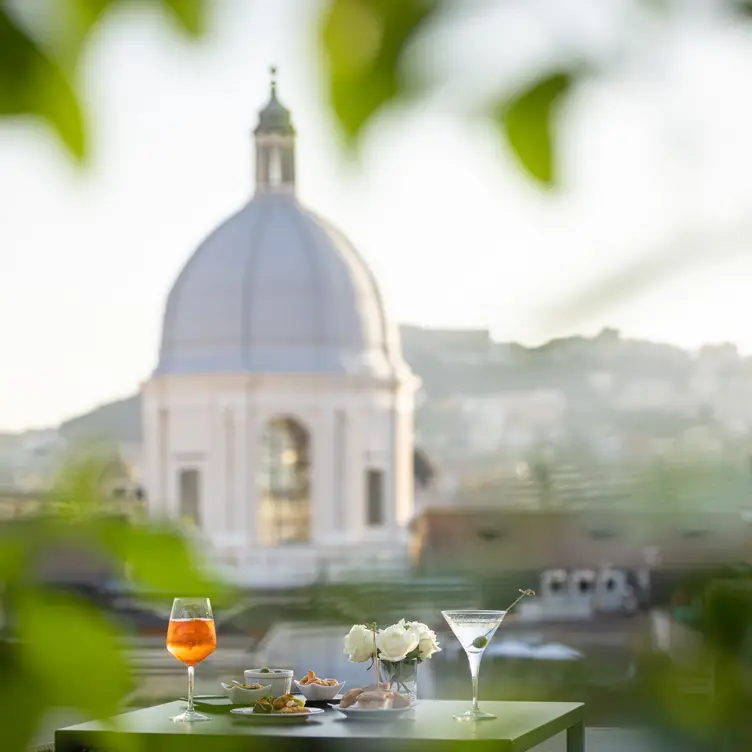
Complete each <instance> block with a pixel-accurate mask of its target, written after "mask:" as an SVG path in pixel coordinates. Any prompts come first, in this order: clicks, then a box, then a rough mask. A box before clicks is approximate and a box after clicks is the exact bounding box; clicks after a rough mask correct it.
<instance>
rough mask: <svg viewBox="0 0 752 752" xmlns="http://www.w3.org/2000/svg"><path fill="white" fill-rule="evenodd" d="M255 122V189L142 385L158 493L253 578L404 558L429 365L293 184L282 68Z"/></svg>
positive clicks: (186, 283)
mask: <svg viewBox="0 0 752 752" xmlns="http://www.w3.org/2000/svg"><path fill="white" fill-rule="evenodd" d="M254 133H255V147H256V193H255V196H254V197H253V199H252V200H251V201H250V202H249V203H247V204H246V205H245V206H244V207H243V208H242V209H241V210H240V211H239V212H237V213H236V214H235V215H233V216H232V217H230V218H229V219H228V220H227V221H225V222H224V223H223V224H221V225H220V226H219V227H218V228H217V229H216V230H215V231H214V232H212V233H211V234H210V235H209V237H208V238H207V239H206V240H205V241H204V242H203V243H202V245H201V246H200V247H199V249H198V250H197V251H196V253H195V254H194V255H193V256H192V257H191V258H190V260H189V261H188V262H187V264H186V265H185V267H184V269H183V271H182V272H181V273H180V275H179V277H178V279H177V281H176V282H175V285H174V286H173V288H172V291H171V292H170V295H169V298H168V300H167V306H166V310H165V315H164V326H163V333H162V344H161V349H160V352H159V362H158V365H157V368H156V370H155V371H154V373H153V375H152V376H151V377H150V378H149V380H148V381H147V382H146V384H145V385H144V388H143V399H142V410H143V413H142V414H143V434H144V456H143V468H144V478H145V484H146V489H147V496H148V505H149V509H150V511H151V512H152V513H153V514H155V515H163V514H167V515H169V516H170V517H172V518H177V519H182V520H187V521H190V523H191V524H192V525H193V526H194V528H195V529H196V530H197V532H198V534H199V535H200V536H201V537H202V538H203V539H204V540H206V541H207V542H208V543H209V544H210V546H211V549H212V550H213V551H214V553H215V555H216V556H217V558H218V560H219V561H220V562H221V563H223V564H224V565H225V567H226V572H227V573H228V575H229V576H232V577H234V578H235V579H237V580H238V581H239V582H241V583H243V584H249V585H250V584H253V585H257V584H258V585H263V584H286V583H292V582H303V583H304V582H309V581H311V580H312V579H314V578H316V577H317V576H318V575H319V573H320V572H322V571H331V570H332V569H333V568H334V569H336V568H346V567H347V566H348V565H350V564H352V563H354V562H357V564H358V565H359V566H360V567H365V568H369V567H370V568H371V569H374V568H376V567H377V566H396V567H399V566H401V565H404V562H405V558H406V554H407V532H406V528H407V525H408V523H409V522H410V520H411V518H412V515H413V492H414V487H413V483H414V479H413V409H414V408H413V405H414V392H415V390H416V387H417V380H416V378H415V377H414V376H413V374H412V373H411V371H410V369H409V368H408V366H407V365H406V363H405V362H404V360H403V357H402V352H401V348H400V342H399V336H398V332H397V329H396V327H395V325H394V324H393V322H392V320H391V319H390V317H389V316H388V314H387V312H386V307H385V304H384V299H383V296H382V294H381V291H380V289H379V286H378V284H377V282H376V280H375V278H374V276H373V274H372V272H371V270H370V269H369V268H368V266H367V265H366V263H365V262H364V261H363V259H362V258H361V257H360V255H359V254H358V252H357V251H356V250H355V248H354V247H353V246H352V245H351V244H350V243H349V241H348V240H347V239H346V238H345V237H344V236H343V235H342V233H341V232H340V231H339V230H337V229H336V228H334V227H333V226H332V225H330V224H329V223H328V222H327V221H325V220H323V219H321V218H320V217H318V216H316V215H314V214H312V213H311V212H310V211H309V210H308V209H306V208H304V207H303V206H302V205H301V204H300V203H299V202H298V201H297V199H296V198H295V170H296V164H295V130H294V128H293V126H292V123H291V119H290V113H289V111H288V110H286V109H285V108H284V107H283V106H282V105H281V104H280V102H279V100H278V98H277V92H276V85H275V84H274V83H272V90H271V98H270V100H269V103H268V104H267V105H266V107H265V108H264V109H263V110H262V111H261V113H260V116H259V123H258V127H257V128H256V130H255V132H254ZM369 562H372V564H371V563H369Z"/></svg>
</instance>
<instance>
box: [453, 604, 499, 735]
mask: <svg viewBox="0 0 752 752" xmlns="http://www.w3.org/2000/svg"><path fill="white" fill-rule="evenodd" d="M506 613H507V612H506V611H473V610H471V609H463V610H460V611H442V612H441V614H442V616H443V617H444V618H445V619H446V622H447V624H448V625H449V626H450V627H451V628H452V632H454V636H455V637H456V638H457V639H458V640H459V641H460V645H462V647H463V648H464V650H465V654H466V655H467V660H468V663H469V664H470V675H471V676H472V679H473V707H472V708H471V709H470V710H467V711H466V712H464V713H460V714H459V715H456V716H454V717H455V718H456V719H457V720H458V721H483V720H488V719H491V718H496V716H495V715H491V713H484V712H483V711H482V710H481V709H480V708H479V707H478V675H479V674H480V662H481V661H482V660H483V653H484V652H485V650H486V648H487V647H488V644H489V643H490V642H491V639H492V638H493V636H494V634H495V633H496V630H497V629H498V628H499V625H500V624H501V622H502V620H503V619H504V616H506Z"/></svg>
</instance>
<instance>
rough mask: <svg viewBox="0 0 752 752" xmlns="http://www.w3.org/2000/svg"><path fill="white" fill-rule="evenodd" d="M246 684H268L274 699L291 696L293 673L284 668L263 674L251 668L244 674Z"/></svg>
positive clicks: (259, 670)
mask: <svg viewBox="0 0 752 752" xmlns="http://www.w3.org/2000/svg"><path fill="white" fill-rule="evenodd" d="M243 676H244V677H245V683H246V684H263V685H264V686H266V685H267V684H268V685H270V686H271V689H270V690H269V694H270V695H273V696H274V697H279V696H280V695H289V694H290V692H291V691H292V676H293V674H292V671H289V670H288V669H284V668H273V669H271V670H270V671H268V672H262V671H261V669H258V668H249V669H248V670H247V671H244V672H243Z"/></svg>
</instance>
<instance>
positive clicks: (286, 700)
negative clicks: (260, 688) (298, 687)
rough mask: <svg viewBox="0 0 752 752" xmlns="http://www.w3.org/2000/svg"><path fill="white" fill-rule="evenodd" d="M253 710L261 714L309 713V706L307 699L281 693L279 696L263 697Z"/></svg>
mask: <svg viewBox="0 0 752 752" xmlns="http://www.w3.org/2000/svg"><path fill="white" fill-rule="evenodd" d="M253 712H254V713H259V714H267V715H270V714H273V713H282V714H287V715H289V714H290V713H298V714H299V713H309V712H310V711H309V710H308V708H307V707H305V700H302V699H300V698H297V697H293V696H292V695H280V696H279V697H271V696H267V697H262V698H261V699H260V700H257V701H256V704H255V705H254V706H253Z"/></svg>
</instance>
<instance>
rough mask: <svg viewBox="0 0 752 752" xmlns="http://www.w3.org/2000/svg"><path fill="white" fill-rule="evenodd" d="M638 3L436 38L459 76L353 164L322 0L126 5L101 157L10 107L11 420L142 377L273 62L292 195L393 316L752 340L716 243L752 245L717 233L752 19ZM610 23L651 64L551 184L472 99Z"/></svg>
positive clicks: (567, 157)
mask: <svg viewBox="0 0 752 752" xmlns="http://www.w3.org/2000/svg"><path fill="white" fill-rule="evenodd" d="M473 3H475V7H476V8H478V7H483V4H482V3H479V2H477V0H467V2H465V3H464V4H465V5H470V6H473ZM462 5H463V3H460V2H458V6H462ZM493 5H494V4H493V3H491V4H489V6H493ZM625 5H626V2H625V0H566V1H565V0H529V1H528V2H526V3H525V6H526V10H525V11H524V12H523V11H515V10H514V7H513V6H514V3H509V4H498V5H497V6H496V8H497V10H498V12H495V13H494V14H493V18H490V19H489V18H483V19H477V20H475V21H473V20H471V19H460V20H459V21H458V22H457V23H455V24H452V25H451V26H447V27H446V28H443V29H438V30H436V33H435V36H434V37H433V41H431V40H430V39H429V40H427V41H426V42H425V43H424V45H423V46H420V45H418V47H417V48H416V53H415V54H416V55H420V56H421V59H423V60H426V61H428V67H429V68H430V72H431V75H432V76H433V77H434V78H435V79H436V80H440V79H441V77H442V76H443V75H444V74H445V73H446V74H449V75H450V80H449V81H448V82H447V83H446V84H443V85H441V86H439V87H437V92H436V94H435V95H434V96H433V97H432V98H431V100H430V102H428V103H425V104H421V105H416V106H414V107H406V108H403V109H401V110H395V111H393V112H390V113H388V114H387V115H385V116H383V117H381V118H380V119H379V120H378V122H375V123H374V124H373V126H372V127H371V128H370V129H369V132H368V134H367V138H366V141H365V144H364V150H363V154H362V159H361V160H360V162H359V164H357V165H355V166H353V165H350V164H349V163H348V162H347V160H346V159H345V158H344V157H343V155H342V152H341V151H340V147H339V143H338V141H337V131H336V128H335V126H334V123H333V120H332V118H331V115H330V114H329V112H328V110H327V109H326V105H325V100H324V97H323V88H322V79H321V75H320V66H319V61H318V58H317V54H318V53H317V50H316V47H315V39H314V32H313V29H312V24H311V21H312V19H313V18H314V15H315V12H316V9H317V6H318V3H317V0H274V2H271V0H224V2H222V3H220V5H219V12H218V15H217V18H216V19H215V22H214V24H213V31H212V33H211V34H210V36H209V38H208V39H207V40H205V41H204V42H202V43H199V44H191V43H189V42H186V41H185V40H184V39H183V38H181V37H180V35H178V34H176V33H174V31H173V30H172V29H171V28H170V26H169V24H168V23H167V22H166V21H165V19H164V18H163V17H161V16H160V15H158V14H155V13H148V12H129V13H128V14H120V15H117V16H113V17H110V18H109V19H108V21H107V23H106V25H104V26H103V27H102V28H101V29H100V30H99V32H98V33H97V35H96V37H95V38H94V39H93V40H92V44H91V46H90V48H89V50H88V53H87V56H86V61H85V62H86V65H85V70H84V74H83V77H82V80H81V84H82V87H83V91H84V97H85V103H86V105H87V107H88V108H89V112H90V129H91V134H92V144H93V160H92V163H91V166H90V168H89V169H88V170H87V171H84V172H79V171H77V170H76V169H75V168H74V166H73V165H72V163H71V161H70V160H69V158H68V157H67V156H66V155H65V153H64V152H63V151H62V150H61V149H60V148H59V146H58V144H57V142H56V141H55V139H54V137H52V136H51V135H50V133H49V132H48V131H47V130H46V129H44V128H42V127H38V126H33V125H30V124H29V123H28V122H26V121H17V122H16V123H13V124H10V123H3V124H2V125H0V166H1V169H0V251H1V252H0V345H1V347H2V350H1V351H0V353H1V357H2V360H1V361H0V363H1V364H2V365H1V366H0V430H20V429H24V428H28V427H34V426H46V425H51V424H54V423H56V422H58V421H60V420H61V419H64V418H66V417H70V416H72V415H75V414H77V413H79V412H83V411H86V410H88V409H90V408H91V407H93V406H95V405H97V404H100V403H102V402H105V401H107V400H109V399H113V398H117V397H120V396H125V395H127V394H129V393H132V392H133V391H135V390H136V389H137V388H138V386H139V384H140V383H141V381H143V380H144V379H145V378H147V377H148V375H149V373H150V371H151V369H152V368H153V367H154V364H155V359H156V354H157V349H158V344H159V336H160V326H161V315H162V310H163V306H164V301H165V298H166V296H167V293H168V291H169V289H170V286H171V284H172V282H173V281H174V279H175V277H176V276H177V274H178V272H179V270H180V268H181V266H182V265H183V264H184V263H185V261H186V260H187V259H188V257H189V255H190V254H191V253H192V252H193V250H194V249H195V248H196V246H197V245H198V244H199V242H200V241H201V240H202V239H203V237H204V236H205V235H206V234H208V232H209V231H211V230H212V229H213V228H214V227H215V226H216V225H217V224H218V223H219V222H221V221H222V220H223V219H224V218H226V217H227V216H228V215H229V214H231V213H232V212H234V211H235V210H236V209H237V208H238V207H239V206H240V205H241V204H242V203H244V202H245V201H246V200H247V199H248V198H249V197H250V195H251V191H252V174H253V159H252V150H251V135H250V134H251V130H252V128H253V127H254V125H255V120H256V113H257V111H258V109H259V108H260V107H261V106H263V105H264V103H265V102H266V99H267V97H268V72H267V71H268V67H269V65H271V64H276V65H277V66H278V67H279V69H280V75H279V79H280V80H279V91H280V98H281V100H282V101H283V102H284V103H285V104H286V106H288V107H289V108H290V109H291V110H292V113H293V119H294V123H295V125H296V127H297V129H298V134H299V137H298V152H297V154H298V177H299V183H298V194H299V196H300V198H301V200H302V201H303V202H304V203H306V204H307V205H309V206H310V207H311V208H313V209H314V210H315V211H317V212H318V213H320V214H322V215H324V216H326V217H327V218H329V219H331V220H332V221H333V222H334V223H335V224H337V225H338V226H339V227H341V228H342V230H343V231H344V232H345V233H346V234H347V235H348V236H349V237H350V238H351V239H352V240H353V241H354V243H355V244H356V246H357V247H358V248H359V249H360V251H361V253H362V254H363V256H364V257H365V258H366V259H367V261H368V262H369V264H370V265H371V266H372V267H373V269H374V271H375V272H376V274H377V276H378V278H379V280H380V282H381V284H382V287H383V290H384V293H385V295H386V299H387V302H388V304H389V306H390V309H391V312H392V315H393V316H394V317H395V318H396V319H397V320H399V321H402V322H411V323H419V324H424V325H431V326H452V327H461V326H479V327H489V328H491V329H492V330H493V332H494V334H495V336H497V337H498V338H500V339H505V340H506V339H514V340H518V341H523V342H526V343H538V342H540V341H542V340H543V339H546V338H548V337H551V336H559V335H564V334H568V333H571V332H574V331H585V332H592V331H595V330H597V329H599V328H600V327H602V326H604V325H609V326H616V327H618V328H620V329H622V331H624V332H625V333H626V334H629V335H634V336H641V337H648V338H652V339H657V340H664V341H669V342H675V343H678V344H681V345H683V346H688V347H696V346H698V345H699V344H702V343H703V342H707V341H721V340H728V341H733V342H736V343H737V344H739V346H740V347H741V348H742V349H743V350H745V351H752V315H750V313H751V312H752V298H751V297H750V295H749V293H748V288H749V287H750V285H752V274H751V273H750V272H752V262H750V261H748V260H747V257H748V256H749V253H747V254H746V255H745V254H738V255H736V256H726V257H724V258H722V259H721V258H720V257H722V256H723V253H722V252H724V251H728V250H732V251H733V250H739V249H741V250H744V249H745V248H747V247H749V240H748V235H747V233H746V232H745V233H744V234H742V237H741V239H739V238H738V234H737V238H736V239H735V240H733V241H730V240H725V239H724V235H723V232H722V231H723V230H724V229H725V228H727V227H730V226H732V225H734V223H738V222H739V221H745V220H746V221H747V222H748V223H750V225H752V180H751V179H750V177H749V172H750V167H752V139H750V138H749V134H750V133H752V98H750V97H749V96H748V82H749V81H750V80H752V33H750V31H748V30H746V29H741V28H739V27H735V26H733V25H732V24H731V23H730V22H729V21H728V20H724V19H722V18H720V19H717V18H714V17H711V16H709V15H708V16H707V17H703V16H702V15H699V16H698V15H696V14H687V18H686V20H685V22H683V23H682V24H681V25H680V26H679V27H678V28H676V27H675V29H674V31H673V32H672V33H671V34H669V35H666V34H663V33H662V32H658V31H656V30H655V29H652V28H651V27H649V26H648V27H635V29H634V34H633V37H628V38H626V39H622V38H621V36H620V34H621V30H622V29H623V27H624V25H625V24H624V19H623V17H622V16H620V13H621V11H622V10H623V8H624V7H625ZM690 5H691V3H690ZM706 5H712V3H711V2H707V3H706V2H702V1H701V0H698V7H699V6H703V7H704V6H706ZM554 7H555V9H556V12H553V8H554ZM536 9H537V11H538V12H537V14H536ZM557 14H558V16H557ZM615 40H616V41H618V42H619V43H620V44H622V45H623V46H624V48H625V49H632V48H634V47H635V46H637V51H638V53H639V54H638V55H637V60H638V63H637V64H634V65H629V66H620V67H619V68H618V69H616V70H614V71H613V73H612V75H611V77H610V79H609V80H608V81H607V82H605V83H600V84H591V85H588V86H586V87H584V88H583V89H582V90H580V91H579V92H578V93H577V95H576V96H575V97H574V98H573V100H572V101H571V102H570V104H569V105H568V106H567V107H566V108H565V109H564V110H563V111H562V113H561V116H560V121H559V122H560V132H561V137H562V168H563V174H564V178H565V188H564V190H563V191H562V192H560V193H559V194H557V195H554V196H551V195H546V194H545V193H543V192H542V191H540V190H539V189H538V188H537V187H536V186H535V185H533V184H532V183H531V182H530V181H528V180H527V179H526V178H525V177H524V176H523V175H522V174H521V173H520V172H519V171H518V170H517V169H516V167H515V164H514V162H513V160H512V159H511V158H510V156H509V153H508V152H507V150H506V147H505V146H504V145H503V143H502V141H501V139H500V138H499V136H498V134H497V133H496V132H495V131H494V129H493V128H492V127H490V126H489V125H487V124H485V123H484V122H482V121H481V120H473V121H470V120H468V119H466V118H465V117H463V115H462V114H461V107H462V106H464V105H465V104H467V103H473V104H476V105H478V104H480V103H481V102H482V101H483V100H484V97H486V96H487V95H488V94H489V93H490V92H492V91H493V90H494V89H495V88H497V87H499V86H502V85H505V83H507V82H509V81H513V80H514V79H515V76H516V75H517V73H518V71H519V70H520V69H522V68H527V67H528V66H529V65H530V64H533V65H537V64H541V63H543V62H545V61H546V60H550V59H551V58H552V56H553V57H554V58H555V57H556V56H561V55H564V54H565V53H566V51H567V50H571V49H576V50H585V51H587V52H588V53H589V54H591V55H592V54H597V53H598V52H599V51H601V52H604V53H606V52H608V51H609V50H611V49H613V44H612V42H614V41H615ZM709 230H713V232H716V231H719V235H718V237H717V238H714V239H712V240H711V245H712V247H713V251H714V256H713V258H712V261H709V262H708V263H707V264H705V265H700V266H696V267H694V268H693V269H690V270H688V271H687V272H685V273H683V274H681V275H680V276H677V277H675V278H673V279H672V280H670V281H664V282H661V283H660V284H655V285H654V286H652V287H650V288H648V289H646V290H644V291H643V292H642V293H641V294H639V295H635V296H632V297H628V298H625V299H623V300H621V301H619V302H618V303H616V304H613V305H610V306H605V307H599V308H597V309H595V310H589V311H586V314H585V315H584V316H582V317H580V318H576V319H575V318H572V319H571V320H568V319H566V318H563V317H561V316H558V315H557V316H556V317H551V316H546V315H545V313H546V311H547V310H548V309H549V307H553V306H555V305H556V304H557V303H559V302H560V301H562V300H566V299H569V298H570V297H571V296H572V295H574V294H575V293H577V291H578V290H579V289H580V288H581V287H582V286H583V285H586V284H587V283H588V282H592V281H593V280H596V279H598V278H599V275H602V274H607V273H608V272H609V271H610V270H613V269H614V268H617V267H618V266H619V265H620V264H622V263H624V262H625V261H626V260H628V259H629V258H631V257H634V256H639V255H640V254H643V253H646V252H649V251H651V250H652V249H655V248H656V247H659V246H660V245H661V244H665V243H674V242H679V243H680V244H681V243H683V242H684V238H685V235H686V233H688V232H689V233H690V234H691V233H692V232H694V231H704V232H708V231H709ZM749 237H750V238H752V232H750V233H749Z"/></svg>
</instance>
